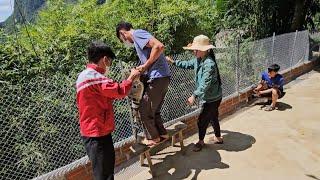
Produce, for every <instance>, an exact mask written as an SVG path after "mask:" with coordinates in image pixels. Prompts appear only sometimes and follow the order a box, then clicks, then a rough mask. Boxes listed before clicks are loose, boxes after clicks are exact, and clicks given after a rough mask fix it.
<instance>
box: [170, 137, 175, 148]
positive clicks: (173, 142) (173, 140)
mask: <svg viewBox="0 0 320 180" xmlns="http://www.w3.org/2000/svg"><path fill="white" fill-rule="evenodd" d="M175 143H176V135H173V136H172V140H171V146H172V147H174V144H175Z"/></svg>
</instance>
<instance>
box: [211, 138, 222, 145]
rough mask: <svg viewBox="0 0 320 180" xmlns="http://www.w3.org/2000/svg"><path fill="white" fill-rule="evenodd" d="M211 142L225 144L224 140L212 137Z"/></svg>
mask: <svg viewBox="0 0 320 180" xmlns="http://www.w3.org/2000/svg"><path fill="white" fill-rule="evenodd" d="M209 141H210V142H211V143H212V144H223V139H222V140H220V141H219V140H218V139H217V138H216V137H211V138H209Z"/></svg>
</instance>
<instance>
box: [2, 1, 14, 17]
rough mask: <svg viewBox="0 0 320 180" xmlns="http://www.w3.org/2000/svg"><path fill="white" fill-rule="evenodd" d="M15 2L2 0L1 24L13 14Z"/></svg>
mask: <svg viewBox="0 0 320 180" xmlns="http://www.w3.org/2000/svg"><path fill="white" fill-rule="evenodd" d="M13 6H14V0H0V22H2V21H5V20H6V19H7V18H8V17H9V16H10V15H11V14H12V12H13Z"/></svg>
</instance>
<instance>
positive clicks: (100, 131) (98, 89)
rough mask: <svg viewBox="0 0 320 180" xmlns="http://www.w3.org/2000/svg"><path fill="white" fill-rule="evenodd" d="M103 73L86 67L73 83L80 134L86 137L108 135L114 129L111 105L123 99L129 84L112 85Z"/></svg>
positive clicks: (97, 69) (94, 67)
mask: <svg viewBox="0 0 320 180" xmlns="http://www.w3.org/2000/svg"><path fill="white" fill-rule="evenodd" d="M103 73H104V69H102V68H100V67H98V66H97V65H95V64H88V65H87V69H86V70H84V71H82V72H81V73H80V74H79V76H78V79H77V85H76V86H77V106H78V109H79V114H80V133H81V135H82V136H86V137H100V136H105V135H108V134H110V133H111V132H112V131H113V130H114V128H115V125H114V114H113V107H112V102H113V100H114V99H119V98H124V97H125V96H126V95H127V94H128V93H129V91H130V89H131V85H132V81H129V80H124V81H122V83H116V82H114V81H113V80H112V79H109V78H107V77H105V76H104V75H103Z"/></svg>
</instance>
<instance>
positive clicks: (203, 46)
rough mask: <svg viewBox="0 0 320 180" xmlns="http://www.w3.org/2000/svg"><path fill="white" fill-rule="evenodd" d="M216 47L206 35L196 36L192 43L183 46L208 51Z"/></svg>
mask: <svg viewBox="0 0 320 180" xmlns="http://www.w3.org/2000/svg"><path fill="white" fill-rule="evenodd" d="M213 48H215V46H214V45H212V44H211V43H210V39H209V38H208V37H207V36H205V35H199V36H196V37H195V38H194V39H193V42H192V44H188V46H185V47H183V49H185V50H199V51H208V50H209V49H213Z"/></svg>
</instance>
